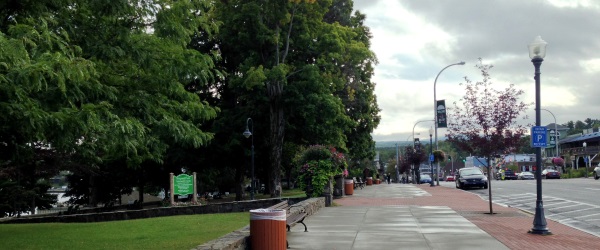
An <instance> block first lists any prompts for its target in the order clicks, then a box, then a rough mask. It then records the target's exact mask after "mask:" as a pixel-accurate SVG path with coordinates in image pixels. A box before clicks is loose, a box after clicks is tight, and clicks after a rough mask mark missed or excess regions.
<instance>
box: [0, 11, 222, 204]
mask: <svg viewBox="0 0 600 250" xmlns="http://www.w3.org/2000/svg"><path fill="white" fill-rule="evenodd" d="M5 6H6V7H7V8H3V9H2V11H1V12H0V13H1V14H2V16H1V17H0V20H1V21H2V23H0V27H1V28H2V30H0V32H1V33H0V35H1V36H0V43H2V45H3V46H2V54H0V82H1V83H2V84H1V85H0V86H2V87H1V88H2V89H1V90H0V95H2V98H1V101H0V109H2V111H1V115H0V119H2V121H1V122H2V124H3V126H2V128H0V129H1V131H0V142H2V143H0V145H3V146H4V147H6V148H7V151H4V150H2V151H3V154H2V162H1V164H0V166H2V167H3V170H6V171H4V172H5V173H9V174H6V175H4V176H3V178H5V179H4V180H8V181H14V180H23V178H22V176H24V175H23V171H22V170H20V169H23V166H25V165H32V166H37V167H38V168H39V169H40V171H39V172H43V173H45V175H46V176H32V175H30V176H31V180H32V182H36V181H38V180H40V179H43V178H42V177H47V175H52V174H55V173H57V170H58V169H73V170H75V171H84V172H85V171H87V173H88V174H90V175H89V176H90V178H94V173H101V172H103V171H95V170H99V169H100V166H102V164H106V163H107V162H121V163H122V164H121V165H120V166H121V167H122V168H132V169H140V168H141V167H143V166H147V167H148V169H145V170H144V171H143V172H144V173H148V174H149V175H152V173H154V172H155V171H154V170H156V169H155V167H154V166H157V165H162V164H164V163H165V159H168V158H167V154H168V152H169V150H170V149H173V148H177V147H181V148H198V147H200V146H202V145H206V144H207V143H208V141H210V140H211V139H212V137H213V135H212V133H208V132H206V131H203V130H202V129H201V126H202V124H203V123H205V122H207V121H209V120H210V119H213V118H214V117H216V114H217V110H216V109H215V108H213V107H211V106H210V105H209V104H208V103H206V102H203V101H202V100H200V98H199V97H198V95H197V94H196V93H193V92H191V91H188V90H186V88H185V86H186V85H188V84H189V83H190V82H196V83H197V84H205V83H207V82H209V81H212V79H213V76H214V73H215V72H214V71H213V70H212V68H213V57H212V56H211V55H210V54H202V53H200V52H198V51H197V50H193V49H189V48H188V44H189V43H190V41H191V37H192V36H193V35H194V34H195V33H198V32H200V29H202V32H207V31H208V32H210V31H211V29H212V28H213V24H212V22H211V21H209V20H208V18H207V16H208V13H209V9H210V8H209V5H207V4H206V3H205V2H204V1H194V2H189V1H175V2H173V1H151V2H149V1H129V0H119V1H110V2H106V1H91V0H64V1H61V0H56V1H39V2H38V1H25V2H23V1H9V2H8V3H6V5H5ZM42 150H44V151H45V152H46V153H45V154H42V153H40V152H39V151H42ZM24 152H28V153H24ZM41 155H45V156H47V155H50V156H49V157H47V158H48V159H44V160H40V158H41ZM34 163H35V164H34ZM51 163H52V164H51ZM69 164H70V165H69ZM50 166H53V167H54V168H50ZM11 169H17V171H16V173H13V174H10V171H8V170H11ZM115 171H118V168H117V170H115ZM13 172H15V171H13ZM108 174H113V175H115V174H119V173H117V172H114V171H113V172H110V173H108ZM140 176H142V177H143V175H140ZM109 179H110V178H109ZM137 181H138V183H137V185H138V186H139V187H140V189H142V188H143V187H144V178H139V179H138V180H137ZM89 182H90V183H94V181H93V180H89ZM91 188H92V189H95V188H97V187H94V186H92V187H91ZM90 193H92V194H93V193H96V192H95V191H91V192H90ZM142 193H143V190H140V201H142V197H143V196H142ZM80 195H83V194H80ZM92 196H93V195H92ZM96 202H98V201H97V199H95V198H93V197H90V203H92V204H95V203H96Z"/></svg>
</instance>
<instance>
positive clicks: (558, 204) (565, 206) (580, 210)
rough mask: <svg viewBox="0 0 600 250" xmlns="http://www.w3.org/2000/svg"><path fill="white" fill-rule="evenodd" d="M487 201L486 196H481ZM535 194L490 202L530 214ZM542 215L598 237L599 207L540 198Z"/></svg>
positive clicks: (503, 196) (513, 196)
mask: <svg viewBox="0 0 600 250" xmlns="http://www.w3.org/2000/svg"><path fill="white" fill-rule="evenodd" d="M480 197H481V198H482V199H484V200H488V198H489V197H488V196H487V195H481V194H480ZM536 197H537V195H536V194H535V193H522V194H515V195H495V196H492V201H493V202H494V203H496V204H500V205H503V206H508V207H515V208H518V209H521V210H524V211H527V212H530V213H534V212H535V204H536ZM542 201H543V206H544V215H545V218H546V219H551V220H554V221H556V222H559V223H561V224H565V225H568V226H571V227H574V228H577V229H580V230H582V231H585V232H588V233H590V234H593V235H595V236H598V237H600V205H596V204H588V203H582V202H577V201H572V200H567V199H563V198H557V197H553V196H547V195H543V196H542Z"/></svg>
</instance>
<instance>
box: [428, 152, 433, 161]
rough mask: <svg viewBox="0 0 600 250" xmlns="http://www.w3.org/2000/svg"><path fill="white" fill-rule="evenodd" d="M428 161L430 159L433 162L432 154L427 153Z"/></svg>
mask: <svg viewBox="0 0 600 250" xmlns="http://www.w3.org/2000/svg"><path fill="white" fill-rule="evenodd" d="M429 161H430V162H433V154H430V155H429Z"/></svg>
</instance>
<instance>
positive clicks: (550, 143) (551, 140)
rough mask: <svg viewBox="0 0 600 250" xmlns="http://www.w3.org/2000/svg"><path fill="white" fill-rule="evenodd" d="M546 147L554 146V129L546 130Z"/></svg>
mask: <svg viewBox="0 0 600 250" xmlns="http://www.w3.org/2000/svg"><path fill="white" fill-rule="evenodd" d="M548 146H551V147H554V146H556V131H555V130H554V129H548Z"/></svg>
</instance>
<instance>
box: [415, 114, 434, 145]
mask: <svg viewBox="0 0 600 250" xmlns="http://www.w3.org/2000/svg"><path fill="white" fill-rule="evenodd" d="M431 121H435V120H423V121H418V122H416V123H415V125H414V126H413V132H412V134H413V148H415V140H414V138H415V127H416V126H417V124H419V123H421V122H431ZM418 134H419V133H417V135H418ZM430 134H431V133H430Z"/></svg>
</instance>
